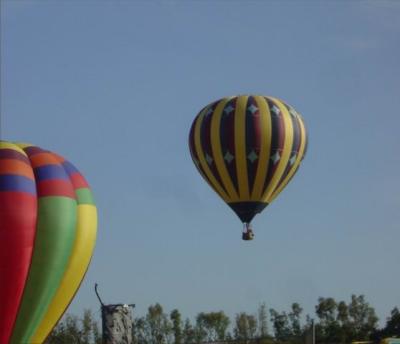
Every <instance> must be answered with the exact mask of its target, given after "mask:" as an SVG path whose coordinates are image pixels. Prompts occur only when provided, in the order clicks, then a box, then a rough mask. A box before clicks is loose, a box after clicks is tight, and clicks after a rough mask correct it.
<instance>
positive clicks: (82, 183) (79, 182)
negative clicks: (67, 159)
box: [69, 173, 89, 189]
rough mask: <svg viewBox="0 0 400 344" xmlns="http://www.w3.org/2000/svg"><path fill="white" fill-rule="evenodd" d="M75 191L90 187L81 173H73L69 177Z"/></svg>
mask: <svg viewBox="0 0 400 344" xmlns="http://www.w3.org/2000/svg"><path fill="white" fill-rule="evenodd" d="M69 178H70V180H71V182H72V185H73V186H74V189H81V188H88V187H89V185H88V183H87V182H86V180H85V178H83V176H82V175H81V174H80V173H73V174H72V175H70V176H69Z"/></svg>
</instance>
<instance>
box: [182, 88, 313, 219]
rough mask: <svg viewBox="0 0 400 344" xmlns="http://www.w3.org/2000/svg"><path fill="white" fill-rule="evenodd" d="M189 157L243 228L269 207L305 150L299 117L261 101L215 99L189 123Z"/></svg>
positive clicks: (262, 98) (274, 102)
mask: <svg viewBox="0 0 400 344" xmlns="http://www.w3.org/2000/svg"><path fill="white" fill-rule="evenodd" d="M189 148H190V153H191V156H192V159H193V162H194V163H195V165H196V167H197V169H198V171H199V172H200V174H201V175H202V176H203V178H204V179H205V180H206V181H207V182H208V184H209V185H210V186H211V187H212V188H213V189H214V191H215V192H216V193H217V194H218V195H219V196H220V197H221V198H222V199H223V200H224V201H225V202H226V203H227V204H228V205H229V206H230V207H231V208H232V209H233V211H234V212H235V213H236V214H237V216H238V217H239V218H240V219H241V221H242V222H244V223H250V222H251V220H252V219H253V217H254V216H255V215H256V214H257V213H259V212H261V211H262V210H263V209H264V208H265V207H266V206H267V205H268V204H269V203H271V202H272V201H273V200H274V199H275V198H276V196H277V195H278V194H279V193H280V192H281V191H282V189H283V188H284V187H285V186H286V185H287V184H288V182H289V181H290V180H291V179H292V177H293V176H294V174H295V173H296V172H297V170H298V168H299V165H300V162H301V161H302V160H303V158H304V155H305V152H306V148H307V134H306V129H305V126H304V122H303V119H302V117H301V116H300V115H299V114H298V113H297V112H296V111H295V110H294V109H293V108H292V107H291V106H290V105H288V104H286V103H284V102H283V101H281V100H279V99H276V98H273V97H265V96H253V95H249V96H244V95H243V96H235V97H228V98H222V99H220V100H217V101H215V102H213V103H211V104H209V105H207V106H206V107H205V108H203V109H202V110H201V111H200V113H199V114H198V115H197V116H196V118H195V119H194V122H193V124H192V127H191V130H190V135H189Z"/></svg>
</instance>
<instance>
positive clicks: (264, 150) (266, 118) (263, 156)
mask: <svg viewBox="0 0 400 344" xmlns="http://www.w3.org/2000/svg"><path fill="white" fill-rule="evenodd" d="M254 99H255V100H256V102H257V105H258V108H259V112H260V126H261V149H260V154H259V162H258V167H257V173H256V177H255V180H254V187H253V190H252V194H251V200H252V201H260V200H261V196H262V192H263V188H264V183H265V178H266V177H267V172H268V165H269V158H270V156H269V155H270V151H271V137H272V123H271V113H270V111H269V106H268V103H267V101H266V100H265V98H264V97H261V96H255V97H254Z"/></svg>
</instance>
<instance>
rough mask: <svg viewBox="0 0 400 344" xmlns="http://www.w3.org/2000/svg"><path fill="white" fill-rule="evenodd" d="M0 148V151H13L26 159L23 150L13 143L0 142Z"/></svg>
mask: <svg viewBox="0 0 400 344" xmlns="http://www.w3.org/2000/svg"><path fill="white" fill-rule="evenodd" d="M0 148H1V149H13V150H15V151H17V152H18V153H21V154H23V155H25V156H26V157H28V156H27V155H26V153H25V152H24V150H23V149H22V148H20V147H18V145H17V144H15V143H11V142H7V141H0Z"/></svg>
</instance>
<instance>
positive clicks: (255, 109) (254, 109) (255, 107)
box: [248, 104, 258, 115]
mask: <svg viewBox="0 0 400 344" xmlns="http://www.w3.org/2000/svg"><path fill="white" fill-rule="evenodd" d="M248 110H249V111H250V112H251V113H252V114H253V115H254V114H255V113H256V112H257V111H258V107H257V106H255V105H254V104H251V105H250V106H249V107H248Z"/></svg>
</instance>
